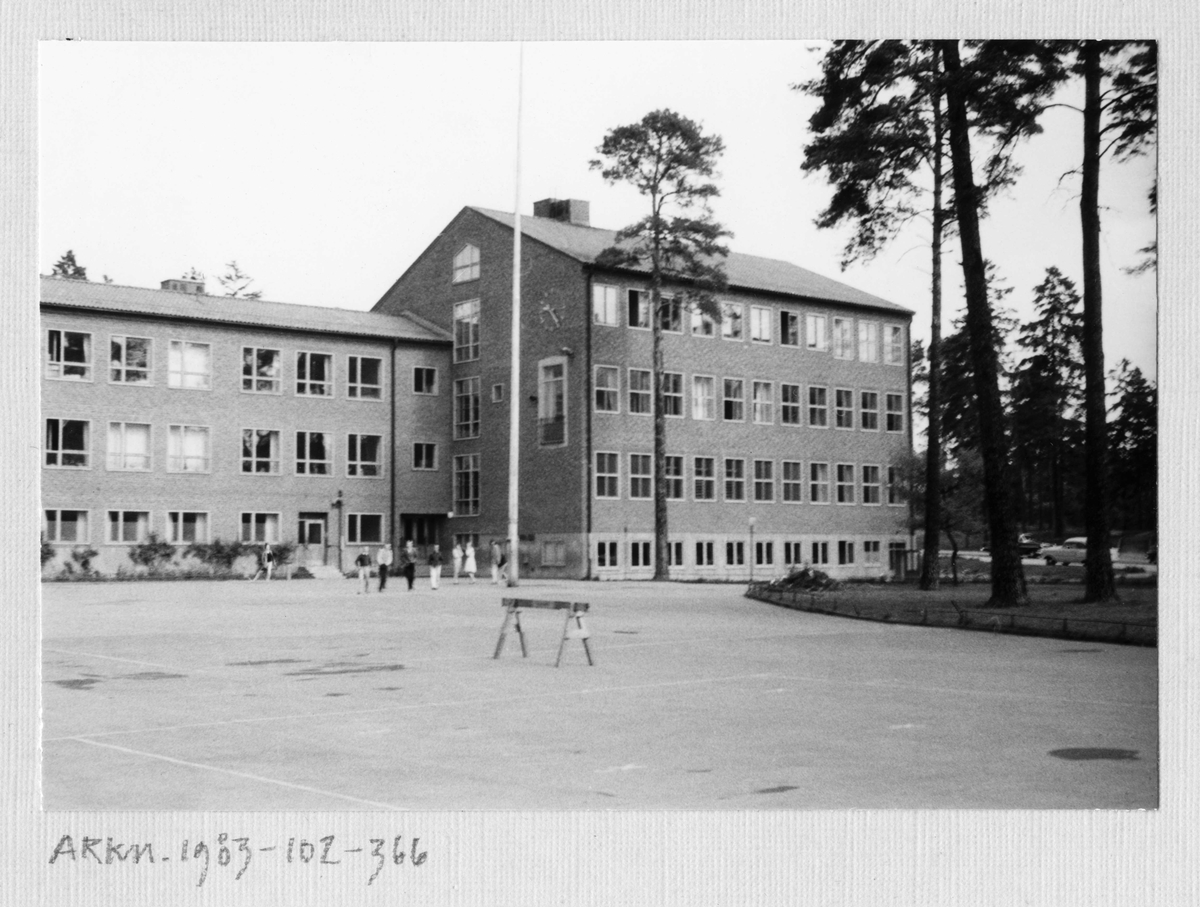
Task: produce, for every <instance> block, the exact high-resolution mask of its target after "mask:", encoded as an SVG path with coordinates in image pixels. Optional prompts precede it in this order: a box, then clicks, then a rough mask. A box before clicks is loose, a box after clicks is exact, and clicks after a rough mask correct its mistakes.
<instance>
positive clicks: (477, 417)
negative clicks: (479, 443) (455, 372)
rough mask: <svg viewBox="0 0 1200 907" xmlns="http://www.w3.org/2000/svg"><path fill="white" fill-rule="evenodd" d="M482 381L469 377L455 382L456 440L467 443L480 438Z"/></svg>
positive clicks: (478, 378)
mask: <svg viewBox="0 0 1200 907" xmlns="http://www.w3.org/2000/svg"><path fill="white" fill-rule="evenodd" d="M481 383H482V379H481V378H480V377H479V375H469V376H468V377H466V378H457V379H455V381H454V440H455V441H467V440H470V439H471V438H478V437H479V432H480V426H481V424H482V421H483V419H482V414H481V412H480V411H481V409H482V407H481V404H480V401H479V395H480V393H481V388H480V384H481Z"/></svg>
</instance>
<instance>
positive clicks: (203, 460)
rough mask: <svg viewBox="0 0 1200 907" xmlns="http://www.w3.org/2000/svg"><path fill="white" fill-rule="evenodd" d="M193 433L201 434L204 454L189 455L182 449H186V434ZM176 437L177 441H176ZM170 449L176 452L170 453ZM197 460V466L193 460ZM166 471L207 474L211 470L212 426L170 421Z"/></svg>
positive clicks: (183, 473)
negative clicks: (195, 466)
mask: <svg viewBox="0 0 1200 907" xmlns="http://www.w3.org/2000/svg"><path fill="white" fill-rule="evenodd" d="M191 433H195V434H198V435H203V438H204V455H203V456H201V457H195V456H191V455H189V454H187V453H185V452H184V451H186V450H187V449H188V445H187V440H188V435H189V434H191ZM176 439H178V442H176ZM172 450H177V451H178V452H176V453H172ZM195 460H199V461H200V462H199V464H198V468H191V467H192V466H194V465H196V464H194V463H193V461H195ZM167 472H170V473H178V474H180V475H208V474H209V473H211V472H212V428H211V427H210V426H208V425H185V424H183V423H172V424H170V425H168V426H167Z"/></svg>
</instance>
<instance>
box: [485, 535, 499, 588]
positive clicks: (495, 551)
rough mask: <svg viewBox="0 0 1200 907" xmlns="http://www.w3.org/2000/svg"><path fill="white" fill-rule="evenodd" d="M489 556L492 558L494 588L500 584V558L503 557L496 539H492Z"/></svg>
mask: <svg viewBox="0 0 1200 907" xmlns="http://www.w3.org/2000/svg"><path fill="white" fill-rule="evenodd" d="M488 554H489V555H491V558H492V585H493V586H494V585H496V583H498V582H500V558H501V557H502V555H501V554H500V546H499V545H498V544H496V540H495V539H492V541H491V544H490V545H488Z"/></svg>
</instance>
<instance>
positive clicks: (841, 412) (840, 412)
mask: <svg viewBox="0 0 1200 907" xmlns="http://www.w3.org/2000/svg"><path fill="white" fill-rule="evenodd" d="M843 394H846V395H849V399H850V405H849V406H843V405H842V399H843V397H842V395H843ZM854 397H855V393H854V388H851V387H835V388H834V389H833V427H834V428H835V429H836V430H838V431H854ZM843 416H845V422H846V424H845V425H843V424H842V422H843Z"/></svg>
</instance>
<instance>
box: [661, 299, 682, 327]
mask: <svg viewBox="0 0 1200 907" xmlns="http://www.w3.org/2000/svg"><path fill="white" fill-rule="evenodd" d="M658 299H659V303H658V306H659V308H658V317H659V319H660V320H661V321H662V329H663V333H664V334H682V333H683V300H682V299H680V298H679V297H678V296H669V295H667V294H665V293H659V296H658ZM672 325H674V327H672Z"/></svg>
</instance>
